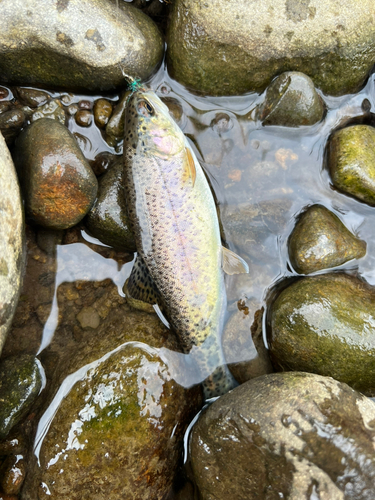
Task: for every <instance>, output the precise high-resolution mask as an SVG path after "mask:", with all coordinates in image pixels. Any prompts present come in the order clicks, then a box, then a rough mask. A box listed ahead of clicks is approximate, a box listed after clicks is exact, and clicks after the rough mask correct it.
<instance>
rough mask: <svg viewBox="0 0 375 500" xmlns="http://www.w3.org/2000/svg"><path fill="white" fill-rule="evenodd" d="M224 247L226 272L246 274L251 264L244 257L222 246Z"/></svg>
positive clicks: (224, 267)
mask: <svg viewBox="0 0 375 500" xmlns="http://www.w3.org/2000/svg"><path fill="white" fill-rule="evenodd" d="M222 249H223V269H224V272H225V273H226V274H230V275H232V274H245V273H248V272H249V266H248V265H247V263H246V262H245V261H244V260H243V258H242V257H240V256H239V255H237V254H236V253H234V252H232V251H231V250H228V248H225V247H222Z"/></svg>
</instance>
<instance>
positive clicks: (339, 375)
mask: <svg viewBox="0 0 375 500" xmlns="http://www.w3.org/2000/svg"><path fill="white" fill-rule="evenodd" d="M374 303H375V289H374V288H373V287H371V286H370V285H368V284H367V283H366V282H364V281H362V280H361V279H359V278H357V277H354V276H350V275H347V274H344V273H327V274H323V275H318V276H312V277H306V278H301V279H299V280H297V281H295V282H293V283H292V284H291V285H290V286H288V287H287V288H285V289H284V290H283V291H282V292H281V293H280V294H279V296H278V297H277V298H276V300H275V301H274V303H273V304H272V306H271V309H270V312H269V317H268V328H267V336H268V345H269V349H270V354H271V360H272V362H273V364H274V366H275V367H276V368H277V369H279V370H297V371H306V372H311V373H318V374H320V375H326V376H331V377H334V378H335V379H336V380H339V381H341V382H345V383H347V384H348V385H350V386H351V387H353V388H354V389H356V390H358V391H361V392H363V393H364V394H366V395H368V396H374V395H375V382H374V380H375V366H374V356H375V335H374V324H375V315H374Z"/></svg>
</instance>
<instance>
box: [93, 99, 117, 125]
mask: <svg viewBox="0 0 375 500" xmlns="http://www.w3.org/2000/svg"><path fill="white" fill-rule="evenodd" d="M112 108H113V106H112V103H111V102H110V101H108V99H98V100H97V101H95V104H94V120H95V124H96V126H97V127H99V128H104V127H105V126H106V125H107V123H108V120H109V119H110V118H111V115H112Z"/></svg>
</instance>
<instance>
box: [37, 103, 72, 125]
mask: <svg viewBox="0 0 375 500" xmlns="http://www.w3.org/2000/svg"><path fill="white" fill-rule="evenodd" d="M41 118H50V119H51V120H57V121H58V122H60V123H61V125H65V111H64V107H63V105H62V103H61V101H60V99H52V100H51V101H48V102H46V103H45V104H43V105H41V106H39V108H38V109H36V110H35V111H34V113H33V114H32V116H31V122H36V121H37V120H40V119H41Z"/></svg>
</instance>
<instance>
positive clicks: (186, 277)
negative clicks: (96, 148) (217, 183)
mask: <svg viewBox="0 0 375 500" xmlns="http://www.w3.org/2000/svg"><path fill="white" fill-rule="evenodd" d="M123 158H124V192H125V200H126V204H127V209H128V216H129V221H130V226H131V229H132V231H133V233H134V237H135V242H136V248H137V260H136V264H135V265H134V268H133V271H132V274H131V276H130V277H129V280H128V283H127V290H128V292H129V290H130V291H131V293H130V295H131V296H133V297H134V296H135V295H136V292H137V283H139V285H140V286H139V287H138V289H139V293H140V295H139V299H140V300H143V301H145V302H150V303H153V302H154V304H153V305H154V308H155V310H156V312H158V314H159V315H160V316H162V317H163V316H164V317H165V319H166V321H165V322H166V324H168V325H169V326H170V327H171V329H172V330H173V331H174V332H175V333H176V335H177V337H178V339H179V342H180V344H181V346H182V349H183V351H184V352H186V353H189V352H191V351H192V350H194V351H195V352H196V353H197V356H196V357H197V359H198V364H199V366H200V369H201V372H202V377H204V378H205V382H204V384H203V385H204V393H205V397H206V399H208V398H210V397H214V396H217V395H221V394H223V393H225V392H227V391H228V390H229V389H230V388H233V387H234V386H235V385H236V382H235V381H234V379H233V377H232V376H231V375H230V372H229V370H228V368H227V367H226V363H225V359H224V356H223V353H222V349H221V342H220V338H221V333H222V330H223V327H224V322H225V314H226V305H227V299H226V292H225V283H224V271H226V272H228V273H229V274H235V273H242V272H248V270H249V269H248V266H247V264H246V262H245V261H244V260H243V259H242V258H241V257H239V256H238V255H236V254H235V253H234V252H232V251H230V250H229V249H226V248H225V247H223V246H222V244H221V236H220V227H219V221H218V216H217V210H216V204H215V201H214V197H213V195H212V192H211V189H210V186H209V184H208V181H207V179H206V177H205V174H204V172H203V170H202V167H201V165H200V163H199V162H198V160H197V158H196V155H195V154H194V151H193V149H192V147H191V146H190V144H189V142H188V140H187V138H186V137H185V135H184V134H183V132H182V130H181V129H180V128H179V127H178V125H177V124H176V122H175V121H174V120H173V118H172V117H171V115H170V113H169V110H168V108H167V106H166V105H165V104H164V103H163V102H162V101H161V100H160V99H159V97H158V96H157V95H156V94H155V92H154V91H152V90H149V89H146V88H143V87H141V88H138V89H134V90H133V92H132V94H131V95H130V97H129V99H128V102H127V106H126V111H125V136H124V146H123ZM161 312H162V314H161Z"/></svg>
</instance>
